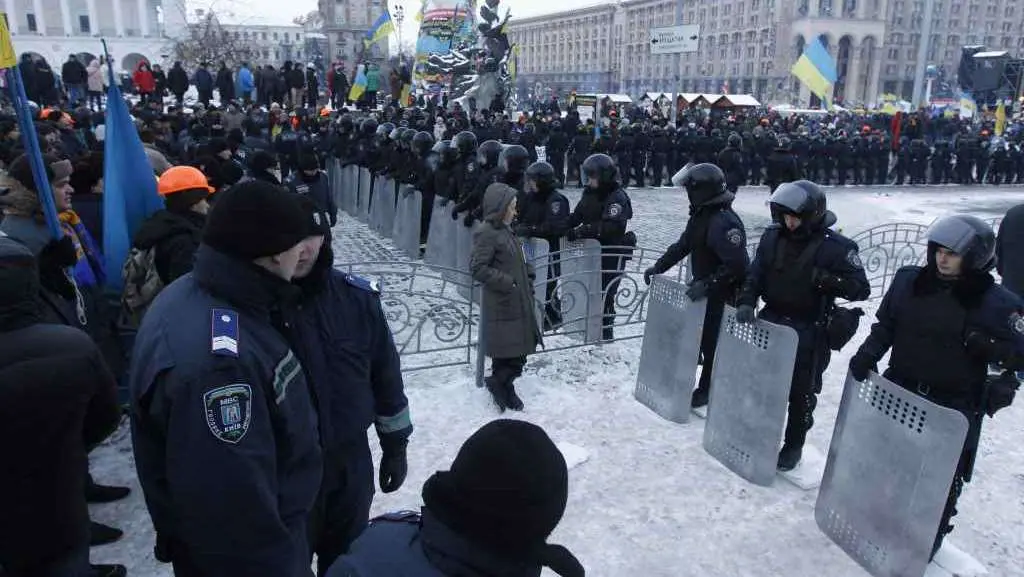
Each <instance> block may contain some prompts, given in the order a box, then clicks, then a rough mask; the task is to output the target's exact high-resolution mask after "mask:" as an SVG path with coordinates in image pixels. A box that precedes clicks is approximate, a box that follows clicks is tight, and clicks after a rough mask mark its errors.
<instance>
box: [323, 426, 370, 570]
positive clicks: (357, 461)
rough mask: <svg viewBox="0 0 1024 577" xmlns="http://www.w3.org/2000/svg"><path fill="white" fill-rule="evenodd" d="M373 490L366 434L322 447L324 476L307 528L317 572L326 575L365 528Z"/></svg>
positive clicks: (368, 518)
mask: <svg viewBox="0 0 1024 577" xmlns="http://www.w3.org/2000/svg"><path fill="white" fill-rule="evenodd" d="M373 493H374V487H373V460H372V458H371V457H370V445H369V441H368V440H367V437H366V435H365V434H364V435H363V436H362V438H361V439H356V440H355V441H353V442H352V443H351V444H350V445H347V446H345V447H341V448H335V449H326V450H325V451H324V477H323V482H322V483H321V485H320V494H319V495H318V496H317V502H316V506H315V508H314V509H313V514H312V515H311V517H310V530H309V542H310V545H311V547H312V548H313V551H312V553H316V555H317V575H320V576H323V575H326V574H327V569H328V568H330V566H331V564H332V563H333V562H334V561H335V559H337V558H338V557H340V556H341V555H344V554H345V553H347V552H348V549H349V547H351V546H352V543H353V542H354V541H355V540H356V538H358V537H359V535H361V534H362V532H363V530H365V529H366V526H367V524H368V523H369V521H370V504H371V503H372V502H373Z"/></svg>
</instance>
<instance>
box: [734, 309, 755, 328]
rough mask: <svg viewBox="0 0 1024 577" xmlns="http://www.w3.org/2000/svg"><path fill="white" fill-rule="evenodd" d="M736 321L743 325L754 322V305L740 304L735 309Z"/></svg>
mask: <svg viewBox="0 0 1024 577" xmlns="http://www.w3.org/2000/svg"><path fill="white" fill-rule="evenodd" d="M736 322H738V323H740V324H744V325H748V324H750V323H752V322H754V307H752V306H750V305H740V306H739V308H737V309H736Z"/></svg>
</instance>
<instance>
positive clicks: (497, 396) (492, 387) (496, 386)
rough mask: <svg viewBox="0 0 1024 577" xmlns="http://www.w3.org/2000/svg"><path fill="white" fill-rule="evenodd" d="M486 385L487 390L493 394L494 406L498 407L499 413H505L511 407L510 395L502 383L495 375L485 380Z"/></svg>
mask: <svg viewBox="0 0 1024 577" xmlns="http://www.w3.org/2000/svg"><path fill="white" fill-rule="evenodd" d="M484 383H485V384H486V385H487V390H488V391H490V393H491V400H493V401H494V406H496V407H498V411H499V412H502V413H504V412H505V409H507V408H508V406H509V405H508V397H507V395H508V393H507V391H506V390H505V387H504V386H503V384H502V382H501V381H500V380H499V379H498V378H497V377H495V376H494V375H491V376H489V377H486V378H484Z"/></svg>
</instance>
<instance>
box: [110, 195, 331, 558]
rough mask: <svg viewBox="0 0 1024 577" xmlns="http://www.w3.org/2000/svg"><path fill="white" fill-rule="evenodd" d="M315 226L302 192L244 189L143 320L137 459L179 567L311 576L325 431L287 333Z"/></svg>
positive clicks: (134, 402) (161, 551) (166, 549)
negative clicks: (310, 536) (312, 521)
mask: <svg viewBox="0 0 1024 577" xmlns="http://www.w3.org/2000/svg"><path fill="white" fill-rule="evenodd" d="M312 230H313V223H312V222H310V215H309V214H308V213H307V212H306V211H305V210H303V208H302V206H301V204H300V197H299V196H297V195H293V194H289V193H287V192H286V191H285V190H283V189H281V188H280V187H278V186H274V185H271V184H267V183H265V182H259V181H249V182H245V183H241V184H238V185H236V186H234V187H233V188H231V189H229V190H227V191H226V192H224V193H222V194H221V197H220V199H218V201H217V204H216V205H215V207H214V209H213V210H212V211H211V212H210V216H209V219H208V221H207V224H206V228H205V230H204V231H203V240H202V244H201V245H200V247H199V250H198V252H197V254H196V261H195V268H194V269H193V272H192V274H190V275H186V276H184V277H182V278H180V279H178V280H177V281H176V282H174V283H172V284H171V285H170V286H168V287H166V288H164V290H163V291H161V292H160V294H159V295H158V296H157V298H156V299H155V300H154V301H153V304H152V305H151V306H150V308H149V309H148V310H147V311H146V315H145V317H144V318H143V320H142V324H141V326H140V327H139V331H138V334H137V336H136V340H135V349H134V353H133V355H132V364H131V369H130V375H129V385H130V390H131V420H132V441H133V448H134V452H135V462H136V466H137V469H138V476H139V481H140V483H141V484H142V488H143V491H144V493H145V496H146V504H147V506H148V508H149V513H150V516H151V517H152V519H153V526H154V528H155V529H156V534H157V537H156V548H155V556H156V558H157V559H158V560H160V561H163V562H170V563H173V566H174V573H175V575H179V576H188V577H203V576H209V577H220V576H223V575H234V576H239V577H241V576H248V577H263V576H266V575H281V576H295V577H299V576H301V577H309V576H310V575H311V571H310V564H309V561H310V558H309V552H310V547H309V543H308V541H307V523H308V521H309V515H310V512H311V510H312V508H313V504H314V502H315V500H316V495H317V490H318V488H319V486H320V481H321V476H322V473H323V469H322V460H321V452H320V438H319V431H318V428H317V418H316V412H315V409H314V402H313V399H312V396H311V393H310V387H309V385H308V383H307V381H306V375H305V372H304V370H303V366H302V364H301V362H300V361H299V359H298V357H297V356H296V355H295V353H294V352H293V350H294V349H293V346H294V344H293V343H291V342H289V340H288V338H287V337H286V335H287V334H288V327H289V326H290V324H291V323H293V322H294V314H295V311H294V307H293V306H292V303H293V302H294V299H295V297H296V296H297V293H298V288H297V287H295V286H294V285H293V284H292V283H291V282H290V281H291V280H292V276H293V275H294V273H295V270H296V268H297V267H298V265H299V263H300V262H301V261H302V260H303V259H308V258H309V257H310V256H311V255H312V246H311V245H310V244H309V243H307V241H306V237H307V236H308V235H309V234H310V232H311V231H312Z"/></svg>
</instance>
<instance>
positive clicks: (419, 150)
mask: <svg viewBox="0 0 1024 577" xmlns="http://www.w3.org/2000/svg"><path fill="white" fill-rule="evenodd" d="M433 146H434V135H433V134H430V133H429V132H417V133H416V134H414V135H413V136H412V145H411V148H412V150H413V152H415V153H416V155H417V156H420V157H423V156H426V155H427V153H428V152H430V149H431V147H433Z"/></svg>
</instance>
